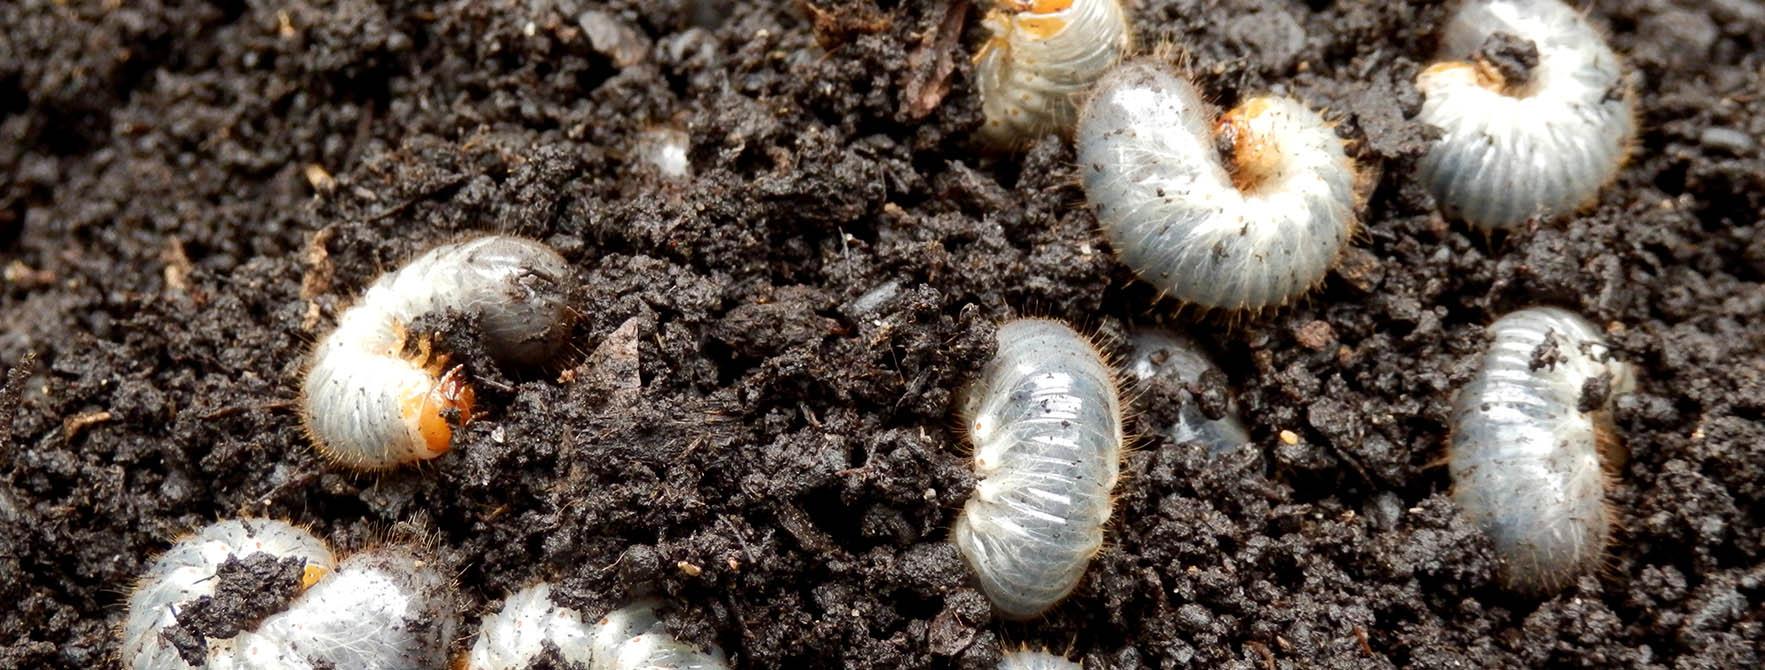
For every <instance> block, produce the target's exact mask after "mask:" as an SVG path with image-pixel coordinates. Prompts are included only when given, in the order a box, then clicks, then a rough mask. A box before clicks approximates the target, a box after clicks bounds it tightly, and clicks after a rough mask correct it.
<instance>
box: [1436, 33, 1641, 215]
mask: <svg viewBox="0 0 1765 670" xmlns="http://www.w3.org/2000/svg"><path fill="white" fill-rule="evenodd" d="M1498 35H1506V36H1509V37H1511V38H1519V39H1520V40H1524V41H1529V42H1531V44H1532V46H1534V47H1536V49H1537V54H1536V56H1537V63H1536V65H1532V66H1531V67H1530V69H1529V72H1528V71H1525V69H1526V66H1527V65H1528V64H1529V63H1528V62H1527V61H1529V60H1530V58H1529V56H1530V53H1529V52H1527V51H1526V50H1525V49H1524V45H1523V44H1522V45H1521V51H1520V53H1521V54H1522V56H1521V57H1520V58H1517V59H1516V58H1510V57H1502V59H1503V60H1505V61H1506V62H1502V63H1497V62H1496V61H1495V60H1494V59H1492V58H1491V57H1490V55H1491V53H1490V51H1489V50H1488V49H1486V45H1489V46H1490V47H1491V48H1494V49H1500V48H1501V47H1500V45H1501V44H1502V38H1498V37H1497V36H1498ZM1492 38H1495V39H1494V40H1492ZM1440 42H1441V43H1440V58H1441V60H1443V61H1447V62H1440V63H1435V64H1434V65H1432V66H1429V67H1428V68H1427V69H1425V70H1423V71H1422V73H1421V74H1420V75H1418V76H1417V77H1416V88H1418V89H1420V90H1421V92H1422V95H1423V96H1424V102H1423V105H1422V113H1421V115H1420V116H1418V117H1417V118H1418V119H1419V120H1420V121H1421V122H1422V123H1425V124H1428V125H1430V126H1433V127H1435V128H1438V129H1440V131H1441V132H1442V133H1443V134H1444V135H1443V136H1442V137H1441V138H1440V139H1439V141H1437V142H1436V143H1435V144H1434V146H1433V147H1432V148H1431V149H1430V150H1429V152H1428V155H1427V157H1426V158H1424V159H1423V161H1422V170H1421V178H1422V183H1423V184H1425V185H1426V186H1427V187H1428V189H1429V190H1430V191H1432V192H1433V194H1434V198H1435V200H1437V201H1439V203H1440V206H1441V207H1442V209H1443V210H1444V211H1445V212H1446V213H1447V214H1448V215H1449V216H1454V217H1457V218H1462V219H1464V220H1465V221H1466V222H1468V223H1470V224H1471V225H1473V226H1476V227H1478V228H1482V229H1486V230H1489V229H1499V228H1511V227H1513V226H1517V225H1520V224H1521V223H1524V222H1525V221H1526V220H1527V219H1528V218H1530V217H1534V216H1538V217H1548V216H1551V215H1555V214H1560V213H1563V212H1568V211H1572V210H1574V209H1576V208H1578V207H1580V206H1582V205H1584V204H1587V203H1589V202H1592V201H1593V200H1594V198H1595V197H1596V196H1597V195H1598V194H1599V189H1600V187H1602V186H1604V185H1605V184H1606V183H1608V182H1610V181H1612V178H1613V177H1614V176H1615V175H1616V174H1617V171H1618V167H1619V166H1620V165H1621V164H1623V162H1624V159H1625V157H1626V154H1627V153H1628V151H1629V147H1630V143H1631V141H1632V140H1633V139H1634V137H1635V135H1636V102H1635V97H1636V96H1635V94H1634V93H1633V92H1632V90H1631V87H1630V83H1629V82H1628V81H1627V80H1626V78H1625V77H1624V74H1623V69H1622V65H1621V63H1620V61H1619V58H1618V55H1617V54H1615V53H1613V52H1612V49H1611V48H1610V47H1608V46H1606V42H1605V39H1604V38H1602V37H1601V36H1600V34H1599V33H1598V32H1597V31H1595V30H1594V29H1593V27H1592V26H1590V25H1588V23H1587V20H1586V19H1585V18H1584V17H1582V15H1581V14H1580V13H1579V12H1577V11H1576V10H1575V9H1573V8H1570V7H1569V6H1567V5H1564V4H1563V3H1561V2H1558V1H1557V0H1470V1H1469V2H1466V3H1465V5H1464V6H1463V7H1461V8H1460V9H1459V10H1458V12H1457V13H1456V14H1454V15H1453V17H1452V20H1451V21H1449V22H1448V23H1447V25H1446V28H1445V30H1444V31H1443V32H1442V34H1441V40H1440ZM1509 48H1510V49H1512V47H1511V46H1510V47H1509Z"/></svg>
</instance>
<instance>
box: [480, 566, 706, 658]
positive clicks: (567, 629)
mask: <svg viewBox="0 0 1765 670" xmlns="http://www.w3.org/2000/svg"><path fill="white" fill-rule="evenodd" d="M551 592H552V587H551V585H550V584H546V583H543V582H542V583H539V584H535V585H533V586H529V587H527V588H525V589H521V590H520V591H517V592H515V593H514V594H513V595H510V596H509V597H508V600H506V601H504V602H503V608H502V609H501V610H498V611H497V613H495V614H492V615H490V616H488V617H485V618H484V623H483V624H481V625H480V627H479V630H478V641H477V642H475V643H473V644H472V651H471V652H470V653H469V654H468V655H467V657H466V662H465V666H464V670H524V669H525V668H527V667H528V665H529V664H531V663H532V662H533V661H534V660H536V658H537V657H538V656H539V655H540V653H541V652H542V651H544V650H545V648H546V643H550V645H551V646H552V647H554V648H556V649H557V650H558V655H559V656H560V657H561V658H562V660H563V661H564V662H566V663H570V664H574V665H577V666H579V667H581V668H583V669H584V670H722V669H723V668H726V667H728V665H727V663H726V662H725V661H724V659H723V652H722V651H720V650H718V649H717V648H715V647H712V648H711V650H710V651H709V652H703V651H700V650H698V649H696V648H693V647H692V646H690V645H687V644H686V643H683V642H681V641H679V640H676V639H674V638H673V637H671V636H669V635H668V634H667V633H666V632H664V631H663V629H662V622H661V620H660V619H657V618H656V607H657V603H656V602H655V601H653V600H639V601H637V602H635V603H632V604H630V605H626V606H625V607H622V608H619V609H617V610H614V611H613V612H611V613H609V614H607V616H605V617H602V618H601V620H600V621H598V622H595V623H593V624H589V623H584V622H583V621H582V613H581V612H577V611H576V610H573V609H570V608H568V607H559V606H558V605H556V604H553V603H552V601H551Z"/></svg>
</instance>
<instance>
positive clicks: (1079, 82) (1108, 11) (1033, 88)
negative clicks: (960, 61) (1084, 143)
mask: <svg viewBox="0 0 1765 670" xmlns="http://www.w3.org/2000/svg"><path fill="white" fill-rule="evenodd" d="M985 24H986V26H987V29H988V30H990V31H992V33H993V35H992V38H991V39H989V40H987V43H986V45H984V46H982V47H981V51H980V53H979V54H978V55H976V56H975V61H976V66H975V74H976V88H977V89H978V90H979V91H980V95H981V111H982V112H983V113H984V114H985V116H986V123H985V125H983V126H982V127H981V137H982V139H984V140H986V141H987V142H989V143H992V144H994V145H997V146H1010V145H1015V144H1021V143H1024V142H1026V141H1030V140H1034V139H1036V138H1038V137H1040V136H1042V135H1044V134H1047V133H1050V132H1060V133H1065V132H1068V131H1069V130H1071V128H1072V124H1073V119H1074V117H1076V116H1077V115H1078V99H1079V97H1080V96H1081V95H1082V94H1083V93H1084V91H1085V89H1087V88H1089V87H1090V86H1091V84H1093V83H1095V82H1096V81H1097V78H1098V77H1101V76H1103V73H1104V72H1107V71H1108V70H1109V68H1110V67H1112V66H1114V65H1115V64H1116V62H1117V61H1119V60H1120V59H1121V57H1122V55H1123V54H1125V53H1127V51H1128V48H1129V46H1130V45H1131V44H1132V42H1133V37H1132V34H1131V33H1130V32H1129V30H1128V17H1127V13H1126V12H1125V11H1124V10H1123V9H1122V5H1121V0H994V1H993V9H992V10H991V11H989V12H987V17H986V20H985Z"/></svg>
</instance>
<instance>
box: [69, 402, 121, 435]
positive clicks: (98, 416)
mask: <svg viewBox="0 0 1765 670" xmlns="http://www.w3.org/2000/svg"><path fill="white" fill-rule="evenodd" d="M115 418H116V415H115V414H112V413H111V412H110V410H107V409H101V410H97V411H93V412H86V413H84V414H80V415H78V416H75V417H73V418H71V419H68V420H66V421H63V422H62V423H61V435H62V439H63V440H65V441H67V442H73V441H74V438H75V437H78V436H79V434H80V433H81V432H83V431H85V430H86V429H87V428H90V427H92V426H95V425H98V424H100V423H104V422H107V421H110V420H111V419H115Z"/></svg>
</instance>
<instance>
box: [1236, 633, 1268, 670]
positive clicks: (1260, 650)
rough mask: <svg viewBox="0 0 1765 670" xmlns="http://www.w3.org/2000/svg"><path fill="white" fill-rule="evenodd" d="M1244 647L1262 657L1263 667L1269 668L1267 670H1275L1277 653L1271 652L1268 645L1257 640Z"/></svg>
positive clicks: (1247, 643)
mask: <svg viewBox="0 0 1765 670" xmlns="http://www.w3.org/2000/svg"><path fill="white" fill-rule="evenodd" d="M1244 646H1245V647H1248V648H1249V649H1250V650H1251V651H1254V652H1256V653H1257V655H1258V656H1261V657H1262V667H1264V668H1267V670H1275V652H1272V651H1269V646H1268V645H1266V644H1263V643H1261V642H1257V641H1256V640H1251V641H1249V642H1246V643H1244Z"/></svg>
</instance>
